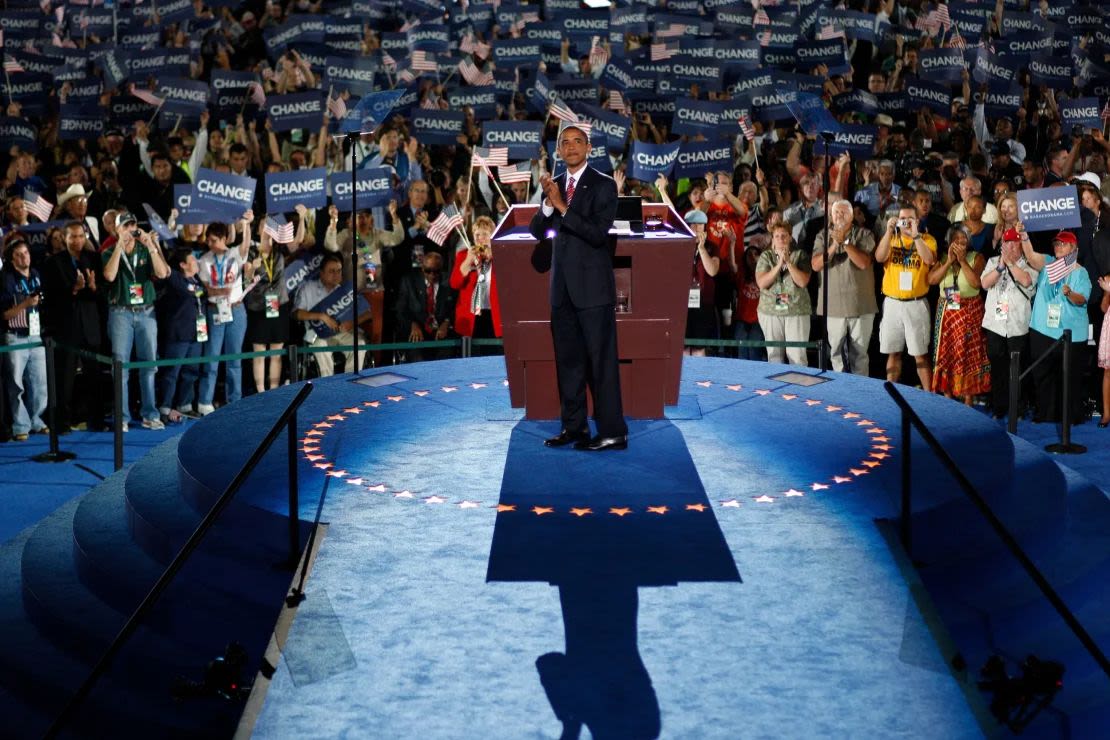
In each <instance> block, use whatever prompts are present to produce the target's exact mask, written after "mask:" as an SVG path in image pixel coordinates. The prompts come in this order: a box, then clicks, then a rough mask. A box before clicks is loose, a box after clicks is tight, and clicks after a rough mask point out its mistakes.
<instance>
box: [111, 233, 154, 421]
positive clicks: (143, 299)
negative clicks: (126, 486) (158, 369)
mask: <svg viewBox="0 0 1110 740" xmlns="http://www.w3.org/2000/svg"><path fill="white" fill-rule="evenodd" d="M116 232H117V235H118V240H117V241H116V243H115V245H114V246H113V248H112V249H111V250H110V251H107V252H104V254H103V255H102V259H103V262H104V272H103V275H104V281H105V283H106V284H107V294H108V339H109V341H111V343H112V356H113V357H114V358H117V359H119V360H121V361H122V362H129V361H130V360H131V350H132V349H134V350H135V354H136V355H137V356H138V358H139V360H153V359H155V358H156V355H157V349H158V323H157V321H156V320H155V318H154V280H164V279H165V278H167V277H169V274H170V268H169V265H167V264H166V260H165V259H164V258H163V257H162V251H161V249H159V247H158V241H157V239H156V238H155V237H154V235H153V234H151V233H150V232H147V231H143V230H141V229H140V228H139V225H138V220H137V219H136V218H135V216H133V215H132V214H131V213H128V212H127V211H124V212H122V213H120V214H119V215H118V216H116ZM154 374H155V369H154V368H153V367H148V368H143V369H142V370H140V371H139V389H140V393H141V396H142V410H141V415H142V418H143V427H144V428H146V429H164V428H165V426H164V425H163V424H162V420H161V418H160V417H159V414H158V407H157V406H156V405H155V399H154ZM127 375H128V374H127V373H124V376H123V416H124V418H123V429H124V431H127V420H128V417H129V416H130V414H129V412H128V403H127V399H128V396H127Z"/></svg>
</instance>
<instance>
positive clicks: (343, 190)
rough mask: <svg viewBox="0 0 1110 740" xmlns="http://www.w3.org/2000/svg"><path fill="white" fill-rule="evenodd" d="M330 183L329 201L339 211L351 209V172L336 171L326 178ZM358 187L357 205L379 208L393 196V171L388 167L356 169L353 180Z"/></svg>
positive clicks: (361, 207)
mask: <svg viewBox="0 0 1110 740" xmlns="http://www.w3.org/2000/svg"><path fill="white" fill-rule="evenodd" d="M328 184H329V185H331V202H332V205H334V206H335V207H336V208H338V209H339V210H341V211H349V210H351V174H350V173H349V172H336V173H335V174H334V175H332V176H331V177H329V178H328ZM355 187H357V188H358V207H359V209H360V210H361V209H363V208H380V207H382V206H384V205H386V204H388V203H389V201H390V199H392V198H394V197H395V194H394V192H393V172H392V171H391V170H390V169H389V168H388V167H368V168H366V169H362V170H359V171H358V177H357V180H356V181H355Z"/></svg>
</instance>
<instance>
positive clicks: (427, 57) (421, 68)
mask: <svg viewBox="0 0 1110 740" xmlns="http://www.w3.org/2000/svg"><path fill="white" fill-rule="evenodd" d="M409 67H411V68H412V69H413V70H414V71H416V72H438V71H439V67H437V66H436V58H435V55H434V54H432V53H430V52H427V51H424V50H422V49H421V50H418V51H414V52H413V53H412V59H411V62H410V64H409Z"/></svg>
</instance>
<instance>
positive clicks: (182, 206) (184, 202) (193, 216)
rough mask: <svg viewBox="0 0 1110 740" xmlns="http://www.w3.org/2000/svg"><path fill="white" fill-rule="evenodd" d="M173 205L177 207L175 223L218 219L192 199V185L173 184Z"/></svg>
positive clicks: (206, 221)
mask: <svg viewBox="0 0 1110 740" xmlns="http://www.w3.org/2000/svg"><path fill="white" fill-rule="evenodd" d="M173 207H174V208H176V209H177V223H179V224H182V225H190V224H209V223H212V222H213V221H218V220H219V219H218V218H217V217H216V216H215V214H213V213H211V212H210V211H206V210H205V209H204V208H203V206H201V205H200V204H199V203H196V202H194V200H193V186H192V185H174V186H173Z"/></svg>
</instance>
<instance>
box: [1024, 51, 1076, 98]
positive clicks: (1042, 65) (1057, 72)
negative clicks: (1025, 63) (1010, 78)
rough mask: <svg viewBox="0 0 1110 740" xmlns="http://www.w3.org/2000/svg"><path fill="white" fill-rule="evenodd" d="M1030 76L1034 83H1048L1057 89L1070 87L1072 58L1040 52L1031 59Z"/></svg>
mask: <svg viewBox="0 0 1110 740" xmlns="http://www.w3.org/2000/svg"><path fill="white" fill-rule="evenodd" d="M1029 76H1030V79H1031V81H1032V82H1033V84H1034V85H1047V86H1048V87H1051V88H1055V89H1060V88H1067V87H1070V86H1071V78H1072V63H1071V59H1068V58H1067V57H1057V56H1052V55H1050V54H1038V55H1036V56H1034V57H1033V58H1032V59H1030V60H1029Z"/></svg>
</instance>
